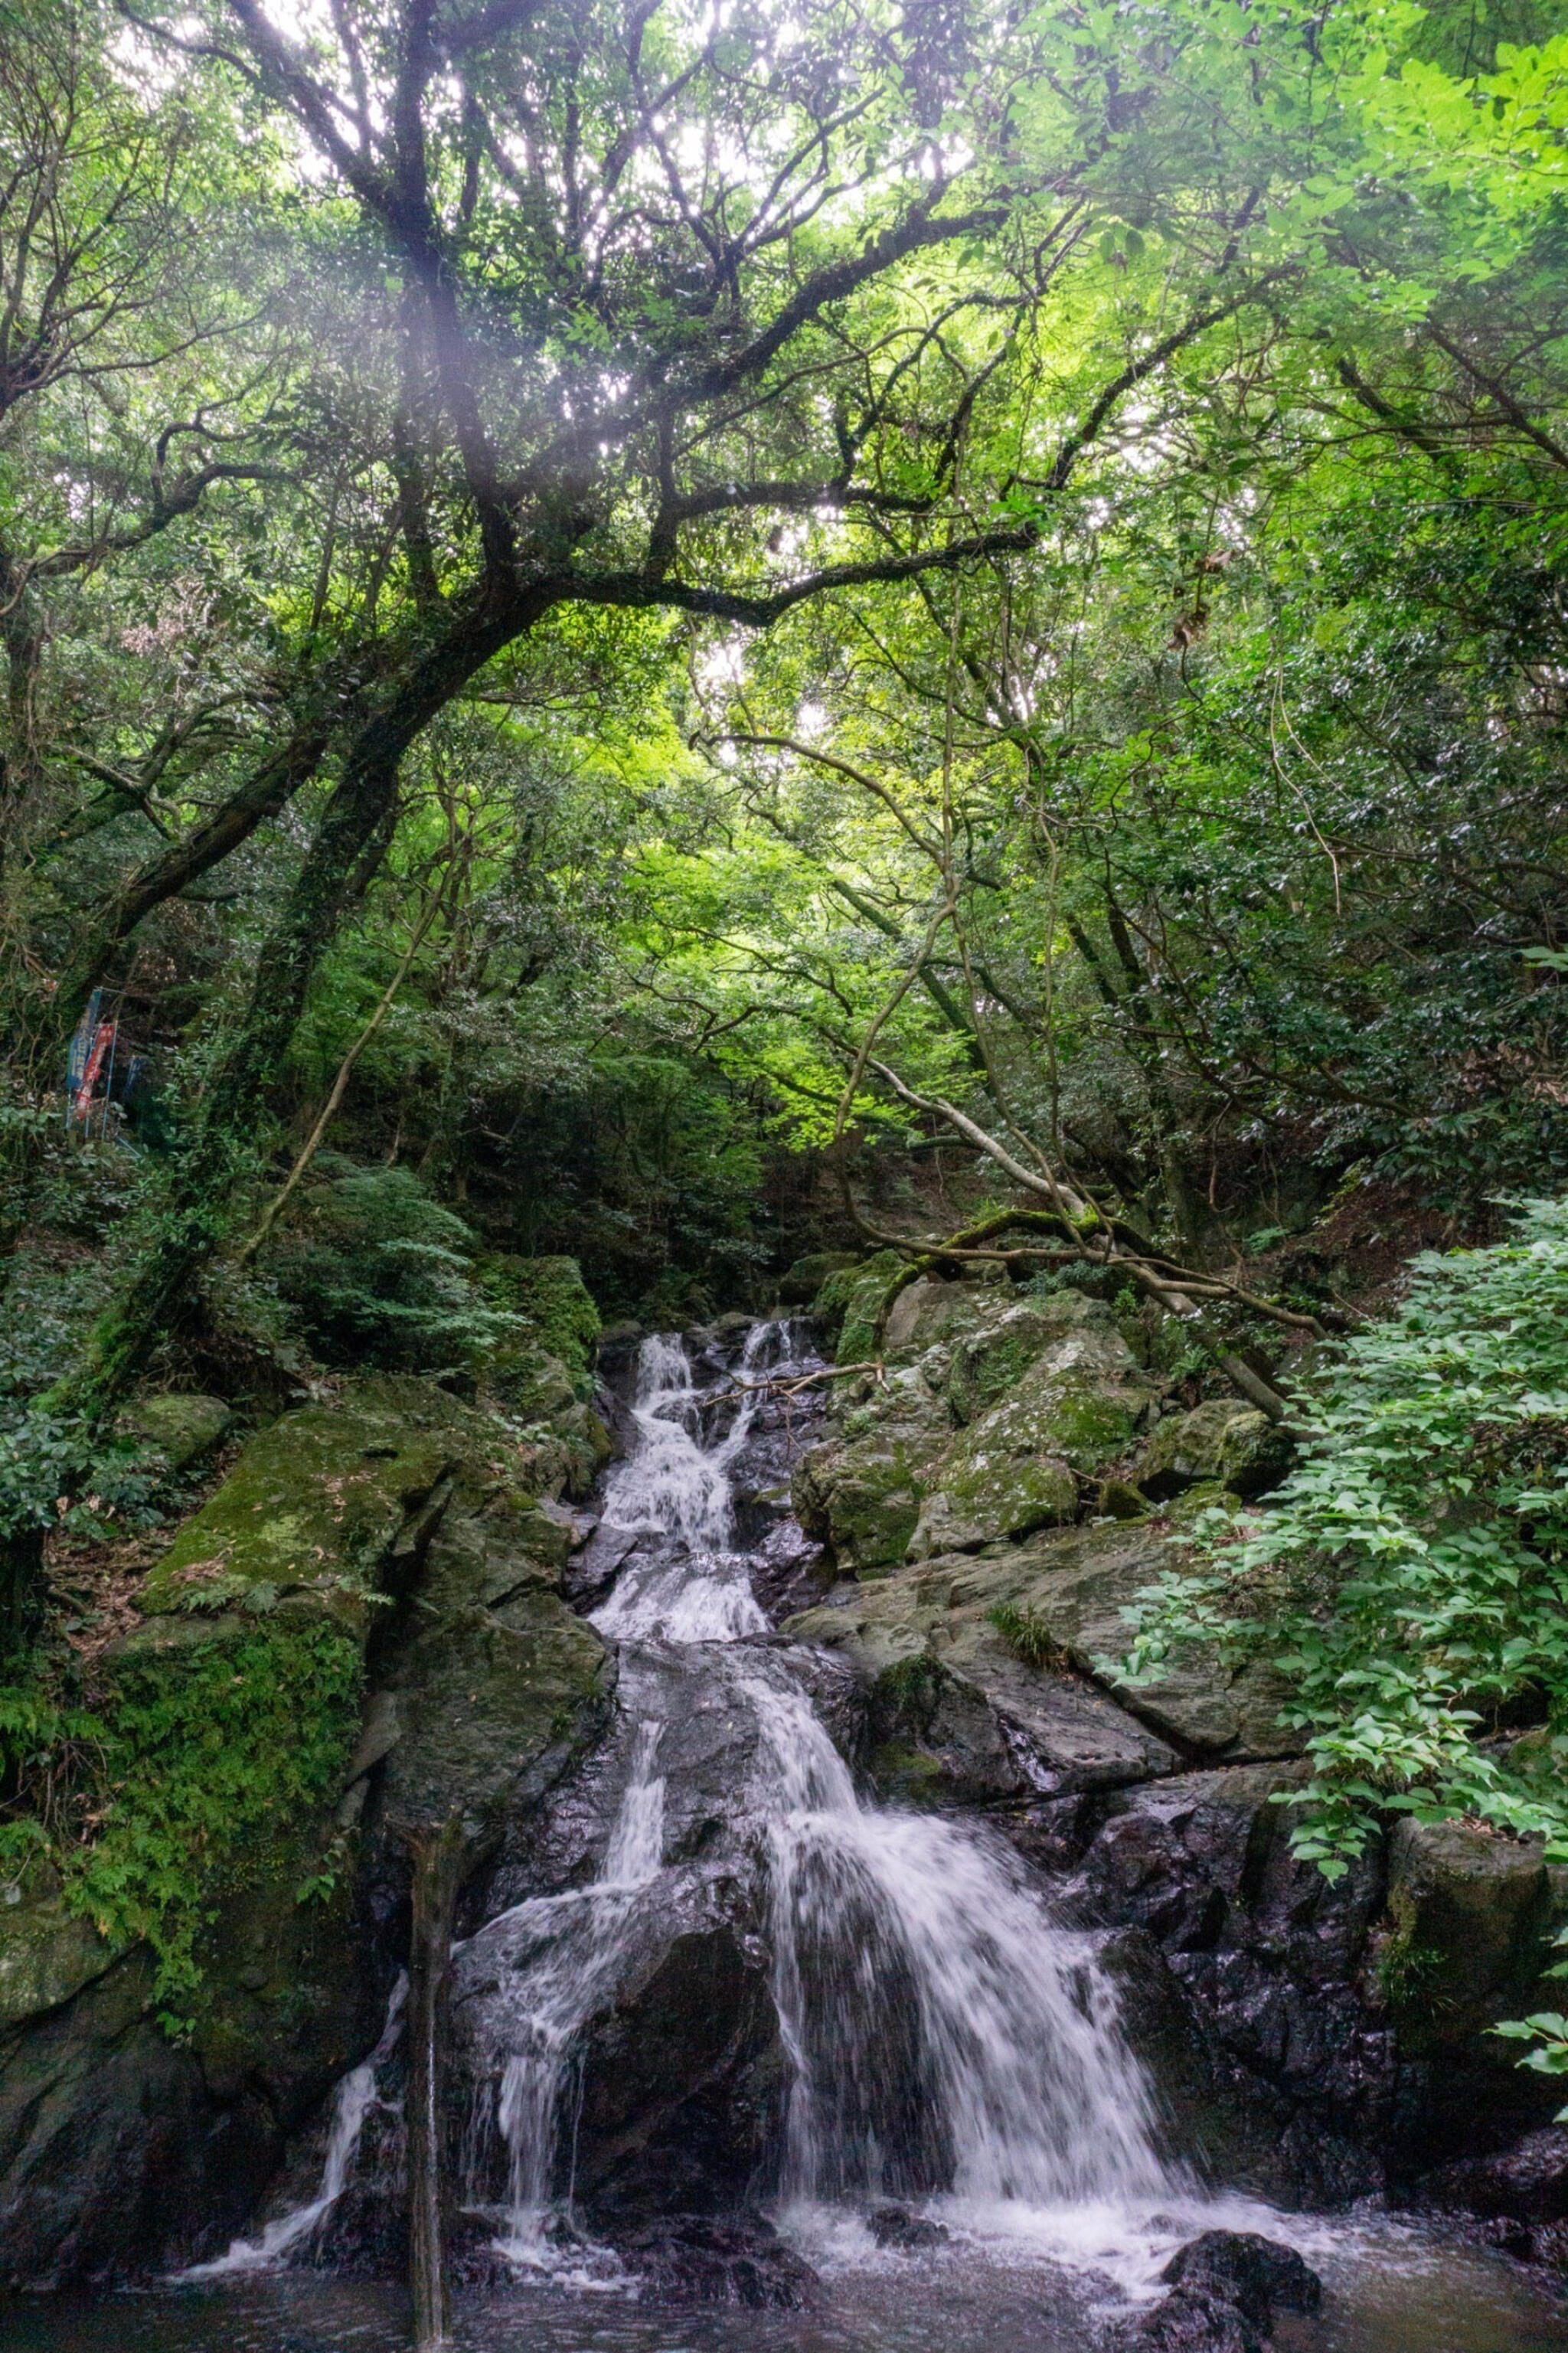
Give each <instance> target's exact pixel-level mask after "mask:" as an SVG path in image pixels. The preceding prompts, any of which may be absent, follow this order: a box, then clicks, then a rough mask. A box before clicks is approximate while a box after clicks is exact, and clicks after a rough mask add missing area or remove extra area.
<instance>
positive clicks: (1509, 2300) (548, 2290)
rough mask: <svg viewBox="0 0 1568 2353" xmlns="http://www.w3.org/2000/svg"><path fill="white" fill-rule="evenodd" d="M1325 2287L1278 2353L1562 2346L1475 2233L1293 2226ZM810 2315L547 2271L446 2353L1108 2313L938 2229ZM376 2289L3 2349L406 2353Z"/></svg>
mask: <svg viewBox="0 0 1568 2353" xmlns="http://www.w3.org/2000/svg"><path fill="white" fill-rule="evenodd" d="M1292 2235H1296V2236H1298V2237H1299V2238H1300V2240H1301V2242H1303V2243H1308V2244H1309V2251H1310V2254H1311V2258H1312V2260H1313V2261H1314V2263H1316V2264H1317V2266H1318V2268H1319V2269H1320V2271H1321V2274H1322V2275H1323V2279H1324V2284H1325V2287H1326V2290H1327V2296H1326V2302H1325V2306H1324V2310H1323V2312H1322V2314H1321V2316H1319V2317H1317V2318H1316V2319H1313V2320H1310V2321H1306V2320H1294V2319H1292V2320H1289V2321H1285V2322H1282V2323H1281V2325H1280V2328H1279V2336H1278V2338H1277V2343H1278V2346H1279V2353H1568V2305H1565V2304H1564V2303H1563V2301H1562V2300H1561V2299H1559V2298H1557V2297H1555V2296H1554V2295H1552V2294H1551V2293H1550V2292H1549V2291H1548V2290H1547V2288H1546V2287H1545V2286H1544V2285H1543V2284H1542V2282H1541V2281H1540V2280H1539V2279H1538V2278H1537V2277H1535V2276H1534V2275H1532V2274H1530V2273H1528V2272H1526V2271H1524V2270H1522V2269H1521V2267H1520V2266H1518V2265H1516V2264H1514V2263H1511V2262H1510V2260H1509V2259H1508V2258H1507V2257H1506V2256H1503V2255H1500V2254H1494V2253H1491V2252H1490V2251H1489V2250H1488V2249H1486V2248H1484V2247H1477V2246H1472V2245H1468V2244H1466V2243H1465V2242H1457V2241H1455V2240H1454V2239H1452V2238H1450V2237H1447V2236H1446V2235H1439V2234H1436V2233H1433V2232H1429V2231H1426V2230H1424V2229H1422V2228H1419V2227H1414V2226H1406V2225H1402V2224H1398V2223H1395V2222H1392V2221H1387V2220H1384V2219H1375V2218H1374V2219H1369V2220H1364V2221H1352V2222H1349V2223H1343V2224H1334V2225H1323V2224H1314V2225H1308V2226H1305V2227H1304V2228H1303V2229H1301V2230H1300V2231H1299V2232H1293V2233H1292ZM816 2253H818V2256H819V2259H825V2260H826V2277H825V2281H824V2289H823V2295H822V2299H821V2302H820V2304H819V2306H818V2307H817V2309H816V2310H815V2311H813V2312H810V2313H759V2312H748V2311H740V2310H711V2311H695V2312H693V2311H679V2312H677V2311H672V2310H670V2309H668V2307H662V2308H661V2307H660V2306H658V2305H656V2304H652V2303H648V2302H643V2301H638V2300H636V2299H634V2298H632V2297H630V2296H628V2295H624V2294H617V2293H599V2294H591V2293H583V2292H581V2291H577V2292H574V2291H572V2290H569V2289H566V2288H563V2287H561V2286H551V2285H548V2284H544V2285H537V2286H532V2287H520V2288H518V2289H517V2290H515V2291H513V2292H509V2293H507V2294H505V2295H493V2294H492V2295H483V2296H478V2295H476V2296H472V2297H468V2298H459V2300H458V2308H457V2310H456V2312H455V2315H454V2330H453V2346H454V2348H455V2353H1093V2348H1095V2347H1096V2346H1097V2345H1098V2344H1100V2342H1101V2341H1102V2339H1103V2336H1104V2332H1105V2328H1106V2326H1107V2324H1108V2323H1109V2321H1110V2319H1111V2317H1112V2316H1114V2315H1115V2314H1116V2313H1118V2312H1124V2311H1125V2310H1126V2309H1127V2306H1126V2303H1125V2301H1124V2299H1123V2297H1122V2295H1121V2291H1120V2290H1118V2289H1116V2288H1114V2287H1113V2286H1112V2285H1111V2284H1110V2281H1109V2280H1108V2279H1104V2278H1100V2279H1096V2278H1095V2276H1094V2275H1093V2274H1092V2273H1090V2274H1084V2273H1081V2272H1079V2273H1075V2272H1069V2271H1068V2270H1067V2269H1065V2268H1063V2267H1062V2266H1060V2265H1058V2264H1054V2263H1040V2262H1038V2261H1033V2260H1029V2259H1027V2258H1026V2256H1024V2255H1022V2254H1021V2253H1020V2254H1019V2255H1017V2256H1016V2257H1009V2256H1008V2255H1007V2254H1006V2253H1005V2252H1003V2251H1000V2250H995V2249H993V2250H989V2251H984V2252H983V2251H980V2250H977V2249H975V2248H973V2247H970V2246H966V2245H964V2244H963V2243H962V2242H955V2243H954V2245H953V2246H952V2247H951V2248H948V2249H942V2250H939V2251H936V2252H933V2253H922V2254H916V2255H910V2254H893V2253H889V2254H884V2255H880V2256H868V2255H867V2254H866V2253H864V2252H859V2253H856V2254H855V2255H854V2257H853V2260H851V2258H850V2256H849V2255H848V2253H841V2254H840V2256H839V2257H838V2258H837V2260H835V2258H834V2256H833V2254H832V2253H831V2251H829V2250H823V2249H820V2248H819V2249H818V2250H816ZM407 2345H408V2320H407V2306H406V2304H405V2300H404V2298H403V2297H402V2296H401V2295H399V2294H398V2293H397V2292H396V2291H395V2290H394V2289H391V2288H388V2287H383V2286H378V2285H371V2284H364V2283H363V2282H356V2281H346V2280H338V2279H332V2278H329V2277H324V2276H321V2275H320V2274H312V2273H309V2272H297V2273H291V2274H279V2275H275V2276H265V2275H258V2274H250V2275H248V2276H245V2275H241V2276H237V2277H234V2278H231V2279H228V2280H225V2281H221V2282H212V2283H207V2284H201V2285H193V2286H189V2287H184V2288H167V2289H160V2290H156V2291H153V2292H150V2293H146V2294H135V2295H132V2294H127V2295H116V2296H101V2297H97V2298H94V2299H91V2300H85V2301H84V2300H80V2299H77V2298H74V2297H53V2296H47V2297H46V2296H40V2297H36V2298H28V2299H23V2300H19V2301H13V2302H10V2303H4V2304H0V2347H4V2348H5V2353H406V2348H407Z"/></svg>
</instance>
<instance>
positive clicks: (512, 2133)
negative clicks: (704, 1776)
mask: <svg viewBox="0 0 1568 2353" xmlns="http://www.w3.org/2000/svg"><path fill="white" fill-rule="evenodd" d="M662 1731H663V1726H662V1725H660V1724H658V1723H657V1722H645V1723H642V1724H639V1725H638V1726H637V1735H636V1738H635V1740H634V1742H633V1744H632V1761H631V1770H630V1775H629V1778H628V1779H627V1781H626V1788H625V1789H624V1790H623V1792H622V1795H621V1802H620V1807H619V1810H618V1811H617V1813H616V1820H615V1824H614V1827H613V1828H612V1830H611V1832H610V1840H609V1844H608V1846H607V1847H606V1849H605V1859H604V1862H603V1865H602V1867H601V1870H600V1873H599V1877H598V1878H597V1880H596V1881H595V1883H594V1884H593V1885H592V1886H591V1887H586V1888H578V1889H573V1890H571V1891H569V1892H568V1893H567V1894H562V1895H554V1896H537V1897H533V1898H531V1899H530V1901H529V1902H527V1903H524V1904H520V1905H514V1906H513V1908H512V1909H511V1910H510V1912H504V1913H501V1914H500V1915H498V1916H497V1918H496V1919H494V1920H492V1921H490V1922H489V1924H488V1925H487V1926H486V1927H485V1928H483V1929H481V1930H480V1931H479V1937H477V1938H475V1939H474V1940H473V1941H474V1942H475V1943H476V1944H478V1943H479V1939H480V1938H484V1937H489V1938H490V1940H491V1941H492V1942H495V1941H498V1940H499V1939H500V1937H503V1936H504V1937H506V1938H507V1940H508V1941H509V1942H510V1939H511V1938H512V1937H514V1936H517V1935H519V1933H520V1932H521V1935H522V1936H525V1937H528V1936H533V1937H536V1938H537V1940H538V1951H537V1954H536V1956H535V1957H533V1958H532V1960H531V1964H530V1965H529V1966H528V1967H527V1968H525V1969H524V1970H523V1971H522V1972H521V1975H520V1978H519V1979H518V1981H517V1990H516V1994H515V1997H514V2002H513V2007H512V2024H513V2047H512V2049H511V2050H510V2053H509V2055H508V2057H507V2059H506V2063H505V2065H504V2067H503V2069H502V2071H501V2076H500V2085H499V2088H498V2090H497V2092H496V2097H495V2121H496V2124H497V2126H498V2127H499V2129H500V2135H501V2137H502V2139H503V2140H504V2142H505V2143H506V2148H507V2156H508V2173H507V2214H506V2220H505V2224H504V2228H503V2230H502V2232H501V2234H500V2237H499V2238H498V2239H497V2241H496V2247H497V2251H498V2252H499V2253H501V2254H503V2255H505V2256H507V2257H508V2258H509V2259H510V2261H511V2262H513V2263H519V2264H522V2265H526V2266H528V2267H530V2268H535V2269H545V2270H550V2269H553V2268H555V2267H556V2263H557V2257H558V2254H559V2251H560V2247H561V2242H562V2241H563V2238H565V2239H566V2240H567V2241H568V2242H571V2240H572V2237H573V2234H572V2233H571V2231H570V2227H569V2224H568V2223H567V2222H566V2219H565V2218H564V2217H563V2215H562V2214H561V2213H560V2212H559V2211H558V2210H557V2208H556V2206H555V2203H554V2200H553V2198H552V2188H553V2179H554V2169H555V2145H556V2131H557V2126H558V2121H559V2115H560V2109H561V2105H562V2099H563V2093H564V2091H565V2088H566V2083H567V2079H568V2075H569V2072H570V2065H571V2054H572V2044H573V2040H574V2036H575V2035H576V2033H577V2031H578V2030H579V2028H580V2027H581V2026H582V2024H583V2021H584V2019H585V2018H586V2017H587V2016H588V2014H589V2012H590V2011H591V2010H592V2009H593V2006H594V2002H595V1998H596V1996H597V1994H598V1992H599V1990H600V1989H601V1987H602V1986H603V1984H604V1981H605V1976H606V1974H607V1972H608V1971H609V1969H610V1968H611V1967H612V1966H613V1964H614V1962H615V1959H616V1954H617V1951H618V1949H619V1946H620V1940H621V1935H622V1931H623V1929H624V1927H625V1925H626V1917H627V1915H628V1913H629V1912H630V1910H631V1909H632V1906H633V1905H634V1904H635V1902H636V1899H637V1891H638V1890H639V1889H640V1888H642V1887H645V1886H647V1884H648V1883H650V1882H651V1881H653V1880H655V1879H657V1877H658V1872H659V1867H660V1864H661V1862H662V1861H663V1853H664V1781H663V1779H662V1778H661V1777H660V1776H659V1775H658V1774H656V1772H655V1771H654V1765H655V1761H656V1759H657V1757H658V1743H659V1737H660V1735H661V1733H662ZM480 2121H481V2122H482V2120H480ZM470 2137H471V2138H475V2137H480V2136H476V2135H472V2134H471V2135H470Z"/></svg>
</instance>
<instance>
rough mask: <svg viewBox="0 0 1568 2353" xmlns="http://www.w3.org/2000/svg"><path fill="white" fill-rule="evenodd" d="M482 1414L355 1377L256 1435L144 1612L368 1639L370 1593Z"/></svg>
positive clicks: (165, 1569) (170, 1557)
mask: <svg viewBox="0 0 1568 2353" xmlns="http://www.w3.org/2000/svg"><path fill="white" fill-rule="evenodd" d="M476 1426H477V1427H479V1428H482V1424H480V1423H479V1417H478V1416H472V1415H465V1413H464V1409H462V1408H461V1407H460V1406H459V1405H458V1403H457V1401H456V1400H455V1399H453V1398H447V1397H446V1396H445V1395H444V1393H443V1392H442V1391H440V1390H438V1389H434V1388H430V1387H429V1386H428V1385H427V1384H426V1383H425V1382H421V1381H416V1380H395V1379H387V1380H380V1381H369V1382H365V1383H363V1385H362V1386H361V1387H360V1388H357V1389H355V1390H353V1391H351V1392H349V1393H348V1394H346V1395H345V1397H344V1398H343V1399H342V1401H341V1402H340V1403H339V1404H336V1405H331V1406H309V1407H307V1408H305V1409H304V1410H303V1411H301V1412H300V1413H291V1414H286V1415H285V1416H284V1417H283V1418H282V1419H281V1420H279V1421H276V1422H274V1423H273V1424H272V1425H271V1427H270V1428H269V1429H268V1430H263V1431H261V1433H260V1434H259V1436H258V1437H256V1438H253V1439H252V1440H251V1441H250V1443H249V1445H248V1446H247V1448H246V1450H245V1451H244V1453H243V1454H242V1455H241V1456H240V1458H239V1460H238V1461H237V1463H236V1464H235V1466H234V1469H233V1470H232V1471H231V1472H230V1473H229V1475H228V1477H227V1478H226V1480H225V1481H224V1482H223V1484H222V1486H221V1487H220V1488H219V1489H218V1490H217V1493H216V1494H215V1495H213V1496H211V1497H209V1499H208V1501H207V1502H206V1503H205V1504H204V1505H203V1506H202V1508H201V1510H200V1511H199V1512H197V1513H195V1514H194V1516H193V1517H192V1518H190V1519H189V1520H187V1521H186V1522H185V1524H184V1526H183V1527H182V1528H181V1529H180V1531H179V1533H178V1535H176V1536H175V1538H174V1543H173V1544H172V1545H171V1546H170V1547H169V1549H168V1551H167V1552H166V1553H165V1554H164V1555H163V1559H162V1560H160V1561H159V1562H158V1563H157V1564H156V1565H155V1567H153V1569H152V1571H151V1572H150V1573H149V1575H148V1577H147V1580H146V1582H145V1584H144V1585H143V1587H142V1592H141V1594H140V1596H139V1600H140V1606H141V1608H142V1612H143V1614H144V1616H147V1617H149V1618H153V1617H158V1616H161V1615H163V1614H164V1613H167V1612H170V1611H192V1610H199V1611H218V1610H239V1611H249V1612H259V1613H265V1612H268V1611H270V1610H272V1609H276V1608H279V1607H282V1608H283V1609H285V1610H286V1612H287V1613H288V1614H289V1616H292V1617H312V1616H314V1617H326V1618H329V1619H331V1620H332V1621H333V1622H334V1623H336V1624H338V1625H341V1626H342V1627H343V1628H344V1630H346V1631H348V1632H351V1633H353V1634H354V1635H355V1636H357V1637H359V1638H361V1639H363V1635H364V1634H365V1632H366V1631H367V1630H368V1626H369V1622H370V1616H371V1611H372V1607H373V1600H374V1594H375V1592H376V1590H377V1588H378V1587H379V1586H380V1585H381V1583H382V1582H383V1580H384V1577H385V1576H386V1574H387V1572H388V1569H389V1567H390V1564H391V1558H392V1555H393V1553H394V1550H395V1547H396V1546H397V1545H398V1543H399V1540H400V1538H405V1537H406V1536H407V1535H408V1533H409V1530H410V1525H411V1523H413V1522H414V1521H415V1520H416V1516H417V1514H418V1513H419V1511H420V1509H421V1507H422V1506H424V1505H426V1504H427V1503H428V1502H429V1501H430V1499H431V1497H432V1495H433V1493H434V1492H435V1490H436V1489H437V1485H438V1483H439V1482H440V1481H441V1480H442V1479H443V1478H445V1477H446V1476H447V1473H448V1472H450V1471H451V1470H452V1468H453V1467H454V1465H455V1464H456V1463H457V1462H458V1461H460V1460H462V1459H463V1457H464V1455H465V1453H466V1452H468V1451H469V1450H470V1448H471V1447H472V1445H473V1443H474V1438H475V1430H476Z"/></svg>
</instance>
